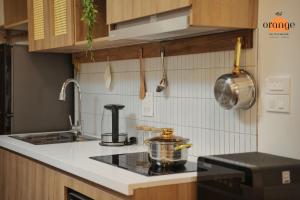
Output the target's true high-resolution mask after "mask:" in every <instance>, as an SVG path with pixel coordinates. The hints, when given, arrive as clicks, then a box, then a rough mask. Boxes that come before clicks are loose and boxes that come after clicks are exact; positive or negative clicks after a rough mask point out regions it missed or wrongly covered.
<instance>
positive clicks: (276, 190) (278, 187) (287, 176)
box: [198, 152, 300, 200]
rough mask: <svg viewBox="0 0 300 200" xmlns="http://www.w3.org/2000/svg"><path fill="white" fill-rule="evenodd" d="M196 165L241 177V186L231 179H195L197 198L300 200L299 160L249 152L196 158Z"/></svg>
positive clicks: (208, 199)
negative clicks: (201, 164) (227, 171)
mask: <svg viewBox="0 0 300 200" xmlns="http://www.w3.org/2000/svg"><path fill="white" fill-rule="evenodd" d="M199 163H206V164H213V165H219V166H222V167H226V168H228V169H234V170H238V171H240V172H242V173H243V174H244V181H243V182H242V183H241V184H232V183H231V182H232V180H230V179H227V180H222V179H221V178H218V177H216V179H215V180H209V181H200V179H198V192H199V195H198V196H199V199H201V198H204V197H206V199H207V200H210V199H216V198H218V199H220V200H222V199H224V200H225V199H226V200H230V199H241V200H297V199H300V161H299V160H295V159H290V158H284V157H280V156H275V155H270V154H265V153H258V152H252V153H240V154H229V155H218V156H207V157H200V158H199V159H198V165H199ZM228 183H231V184H228ZM230 186H233V187H230ZM230 188H231V189H233V188H234V189H233V190H230Z"/></svg>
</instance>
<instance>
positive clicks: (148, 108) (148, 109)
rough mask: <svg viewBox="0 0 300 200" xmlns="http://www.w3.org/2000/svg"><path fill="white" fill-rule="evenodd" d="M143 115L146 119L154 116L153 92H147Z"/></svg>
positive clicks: (143, 102) (143, 104)
mask: <svg viewBox="0 0 300 200" xmlns="http://www.w3.org/2000/svg"><path fill="white" fill-rule="evenodd" d="M142 115H143V116H145V117H153V116H154V95H153V92H147V93H146V96H145V99H143V101H142Z"/></svg>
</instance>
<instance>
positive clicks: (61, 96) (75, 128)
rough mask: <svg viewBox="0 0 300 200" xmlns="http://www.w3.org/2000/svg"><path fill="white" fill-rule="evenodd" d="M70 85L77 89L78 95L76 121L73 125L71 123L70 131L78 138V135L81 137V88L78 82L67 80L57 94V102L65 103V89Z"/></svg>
mask: <svg viewBox="0 0 300 200" xmlns="http://www.w3.org/2000/svg"><path fill="white" fill-rule="evenodd" d="M70 83H73V84H74V85H75V87H77V91H78V95H77V96H78V102H77V111H78V121H77V123H74V124H72V123H71V127H72V131H74V132H75V133H76V134H77V136H78V135H82V120H81V88H80V85H79V83H78V81H77V80H75V79H67V80H66V81H65V82H64V83H63V85H62V87H61V91H60V93H59V98H58V100H60V101H66V89H67V87H68V85H69V84H70Z"/></svg>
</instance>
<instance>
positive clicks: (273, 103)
mask: <svg viewBox="0 0 300 200" xmlns="http://www.w3.org/2000/svg"><path fill="white" fill-rule="evenodd" d="M266 104H267V105H266V108H267V111H269V112H279V113H289V112H290V96H289V95H266Z"/></svg>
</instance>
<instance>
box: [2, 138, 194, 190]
mask: <svg viewBox="0 0 300 200" xmlns="http://www.w3.org/2000/svg"><path fill="white" fill-rule="evenodd" d="M0 147H3V148H6V149H9V150H12V151H15V152H17V153H19V154H22V155H25V156H28V157H30V158H33V159H35V160H38V161H41V162H43V163H46V164H48V165H51V166H53V167H56V168H58V169H61V170H63V171H66V172H69V173H71V174H74V175H76V176H79V177H81V178H83V179H86V180H89V181H92V182H94V183H97V184H99V185H102V186H104V187H107V188H110V189H112V190H114V191H117V192H120V193H122V194H125V195H133V191H134V189H137V188H145V187H152V186H159V185H169V184H177V183H188V182H195V181H196V177H197V172H189V173H181V174H175V175H163V176H154V177H147V176H143V175H140V174H136V173H133V172H130V171H127V170H124V169H121V168H118V167H114V166H111V165H108V164H105V163H101V162H98V161H95V160H92V159H90V158H89V157H91V156H104V155H113V154H121V153H134V152H143V151H147V148H146V147H145V146H143V145H140V146H138V145H133V146H125V147H103V146H100V145H99V141H87V142H75V143H63V144H51V145H32V144H29V143H26V142H22V141H20V140H17V139H13V138H10V137H8V136H6V135H3V136H0ZM196 159H197V158H196V157H189V160H190V161H196Z"/></svg>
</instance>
